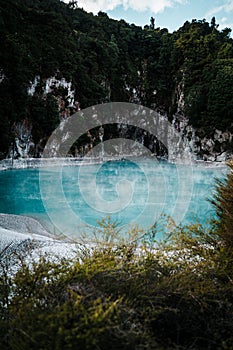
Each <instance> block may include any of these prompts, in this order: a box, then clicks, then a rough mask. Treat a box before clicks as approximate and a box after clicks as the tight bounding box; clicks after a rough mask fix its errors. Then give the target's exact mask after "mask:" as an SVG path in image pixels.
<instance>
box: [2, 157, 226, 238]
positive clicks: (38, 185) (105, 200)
mask: <svg viewBox="0 0 233 350" xmlns="http://www.w3.org/2000/svg"><path fill="white" fill-rule="evenodd" d="M224 174H226V169H225V168H208V167H201V166H199V167H191V166H188V165H180V166H177V165H174V164H168V163H166V162H158V161H154V160H153V161H152V160H137V161H136V162H135V161H134V162H133V161H111V162H106V163H103V164H99V165H98V164H95V165H94V164H93V165H85V166H78V165H77V166H65V167H63V168H62V167H50V168H49V167H47V168H41V169H24V170H8V171H3V172H0V212H1V213H9V214H19V215H29V216H32V217H35V218H37V219H39V220H41V221H43V222H45V223H46V224H48V223H49V225H50V227H51V228H52V229H54V230H58V231H63V232H64V230H65V231H66V232H67V230H69V232H71V233H72V234H75V232H77V231H78V230H79V229H80V228H82V229H84V228H85V227H86V226H87V225H89V227H95V226H97V221H98V220H101V218H103V217H107V216H110V217H111V220H112V221H116V222H117V223H118V225H119V226H120V227H126V225H135V224H138V225H139V227H140V228H147V227H149V226H150V225H153V224H154V223H155V222H157V221H158V220H159V219H160V218H161V217H163V215H164V214H165V215H168V216H171V217H172V218H173V219H174V221H175V223H176V224H179V223H180V222H182V223H185V224H186V223H191V222H200V223H202V224H205V223H206V222H207V221H208V220H209V219H210V218H211V217H213V216H214V211H213V208H212V206H211V204H210V203H209V202H208V200H207V199H208V198H209V199H210V198H211V197H212V194H213V191H214V184H215V178H216V177H217V178H220V177H223V176H224Z"/></svg>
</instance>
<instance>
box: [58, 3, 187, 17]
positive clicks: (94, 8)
mask: <svg viewBox="0 0 233 350" xmlns="http://www.w3.org/2000/svg"><path fill="white" fill-rule="evenodd" d="M65 2H69V0H65ZM176 3H179V4H183V3H186V0H78V6H79V7H83V8H84V10H86V11H88V12H93V13H94V14H96V13H98V12H99V11H109V10H113V9H115V8H116V7H117V6H120V5H122V6H123V7H124V9H125V10H127V9H129V8H130V9H132V10H135V11H146V10H149V11H151V12H152V13H158V12H162V11H163V10H164V9H165V8H167V7H173V6H174V5H175V4H176Z"/></svg>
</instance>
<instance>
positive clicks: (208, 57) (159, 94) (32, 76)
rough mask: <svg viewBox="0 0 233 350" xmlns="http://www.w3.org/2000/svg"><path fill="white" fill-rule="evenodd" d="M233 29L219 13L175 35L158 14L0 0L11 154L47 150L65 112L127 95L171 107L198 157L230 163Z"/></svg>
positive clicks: (3, 121) (3, 138)
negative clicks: (122, 16)
mask: <svg viewBox="0 0 233 350" xmlns="http://www.w3.org/2000/svg"><path fill="white" fill-rule="evenodd" d="M230 31H231V30H230V29H229V28H226V29H224V30H222V31H219V30H218V25H217V24H216V23H215V19H214V18H213V19H212V21H211V23H208V22H206V21H205V20H193V21H192V22H191V23H190V22H186V23H185V24H184V25H183V26H182V27H181V28H180V29H179V30H178V31H176V32H174V33H169V32H168V30H167V29H165V28H163V29H161V28H154V21H153V20H151V23H150V25H148V26H145V27H144V28H141V27H138V26H135V25H134V24H131V25H130V24H128V23H126V22H125V21H124V20H121V21H116V20H113V19H110V18H109V17H108V16H107V15H106V14H105V13H103V12H100V13H99V14H98V15H97V16H94V15H93V14H89V13H86V12H85V11H83V10H82V9H80V8H78V7H77V5H76V3H75V2H71V3H70V4H69V5H67V4H65V3H63V2H62V1H59V0H8V1H7V2H5V1H3V0H0V36H1V52H0V103H1V109H0V134H1V135H0V155H1V158H4V157H6V156H7V155H8V156H10V157H14V158H17V157H27V156H34V157H37V156H40V154H41V151H42V150H43V147H44V145H45V143H46V140H47V138H48V136H49V135H50V134H51V132H52V131H53V130H54V128H55V127H56V126H57V125H58V124H59V122H60V121H61V120H62V119H63V118H67V117H69V115H71V114H73V113H74V112H75V111H77V110H79V109H80V108H81V109H84V108H86V107H88V106H92V105H95V104H99V103H103V102H108V101H126V102H134V103H138V104H142V105H145V106H147V107H150V108H152V109H156V110H159V111H160V112H162V113H164V114H165V115H166V116H167V117H168V118H169V120H170V121H173V123H174V125H175V127H176V128H177V129H178V130H180V131H181V132H182V133H183V135H184V137H185V142H186V143H187V145H188V146H189V147H190V149H191V150H192V152H193V154H195V157H197V158H200V159H210V160H225V159H226V158H227V157H229V156H230V155H231V153H232V134H233V124H232V122H233V115H232V114H233V112H232V111H233V40H232V39H231V38H230ZM110 132H111V133H113V134H115V135H114V136H117V133H118V129H117V128H115V129H114V130H112V129H111V130H110V131H109V133H110ZM129 132H130V130H129ZM107 136H108V130H106V133H105V137H107ZM85 140H86V142H89V141H88V138H87V137H86V138H85V137H84V141H85ZM149 143H150V138H149V137H148V140H147V144H146V146H148V145H149ZM79 146H80V145H78V147H79Z"/></svg>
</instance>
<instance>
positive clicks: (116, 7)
mask: <svg viewBox="0 0 233 350" xmlns="http://www.w3.org/2000/svg"><path fill="white" fill-rule="evenodd" d="M64 2H67V3H68V2H69V0H64ZM77 2H78V6H79V7H81V8H83V9H84V10H86V11H88V12H92V13H93V14H97V13H98V12H99V11H103V12H106V13H107V14H108V16H109V17H111V18H114V19H118V20H120V19H124V20H125V21H126V22H128V23H130V24H131V23H134V24H136V25H139V26H142V27H144V25H146V24H150V18H151V17H154V18H155V27H156V28H157V27H160V28H167V29H168V30H169V31H170V32H173V31H174V30H177V29H179V28H180V27H181V26H182V25H183V24H184V22H185V21H187V20H188V21H191V20H192V19H197V20H202V19H206V20H207V21H208V22H210V21H211V18H212V17H213V16H215V18H216V23H217V24H219V29H224V28H226V27H230V28H232V30H233V0H78V1H77Z"/></svg>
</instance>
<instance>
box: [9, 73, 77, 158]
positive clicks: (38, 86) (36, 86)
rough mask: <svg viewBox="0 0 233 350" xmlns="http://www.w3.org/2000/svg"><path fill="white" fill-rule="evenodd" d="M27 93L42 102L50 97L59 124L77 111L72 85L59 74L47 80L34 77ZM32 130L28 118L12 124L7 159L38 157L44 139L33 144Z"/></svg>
mask: <svg viewBox="0 0 233 350" xmlns="http://www.w3.org/2000/svg"><path fill="white" fill-rule="evenodd" d="M27 92H28V95H29V96H31V97H33V96H35V95H37V96H38V97H39V98H40V99H41V100H44V101H45V100H46V99H47V98H48V95H52V96H53V97H54V98H55V100H56V101H57V108H58V113H59V119H60V122H61V121H62V120H64V119H66V118H68V117H69V116H70V115H71V114H73V113H75V112H76V111H78V110H79V103H78V102H77V101H75V97H74V95H75V90H74V89H73V88H72V83H71V82H68V81H66V80H65V79H64V78H63V77H62V76H61V75H60V73H59V74H57V75H55V76H53V77H49V78H47V79H42V78H41V77H40V76H36V77H35V79H34V81H32V82H31V84H30V86H29V87H28V90H27ZM32 129H33V122H32V121H31V120H29V119H28V118H25V119H23V120H22V121H21V122H16V123H14V125H13V134H14V141H13V142H12V144H11V146H10V150H9V153H8V158H12V159H17V158H29V157H40V155H41V153H42V152H43V147H44V144H45V143H46V138H41V139H40V140H39V141H37V142H35V140H34V139H33V134H32Z"/></svg>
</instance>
